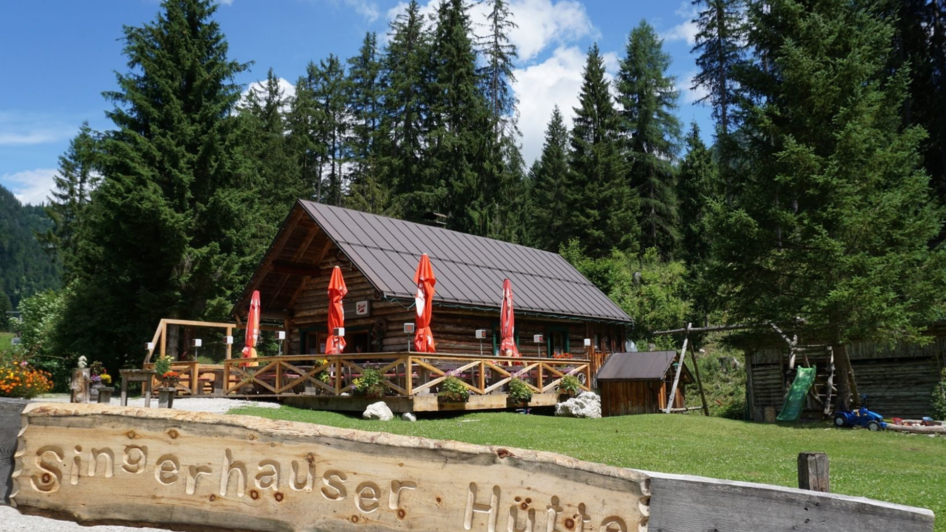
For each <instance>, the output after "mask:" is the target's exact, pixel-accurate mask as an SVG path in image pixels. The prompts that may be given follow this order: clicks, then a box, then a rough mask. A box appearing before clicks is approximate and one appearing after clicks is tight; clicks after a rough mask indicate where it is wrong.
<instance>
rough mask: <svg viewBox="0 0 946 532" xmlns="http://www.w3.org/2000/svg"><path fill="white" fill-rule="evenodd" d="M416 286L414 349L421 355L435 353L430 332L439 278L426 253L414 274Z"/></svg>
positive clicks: (421, 257) (432, 336) (432, 335)
mask: <svg viewBox="0 0 946 532" xmlns="http://www.w3.org/2000/svg"><path fill="white" fill-rule="evenodd" d="M414 284H416V285H417V295H415V296H414V306H416V307H417V325H416V327H415V328H414V349H415V350H417V351H418V352H421V353H433V352H434V351H435V349H434V334H433V333H432V332H431V331H430V318H431V315H432V314H433V310H434V309H433V305H434V301H433V300H434V293H435V292H436V290H435V289H434V286H435V285H436V284H437V278H436V277H434V269H433V268H432V267H431V266H430V258H428V257H427V254H426V253H424V254H423V255H421V256H420V264H418V265H417V271H416V272H415V273H414Z"/></svg>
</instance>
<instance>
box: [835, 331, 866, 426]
mask: <svg viewBox="0 0 946 532" xmlns="http://www.w3.org/2000/svg"><path fill="white" fill-rule="evenodd" d="M832 350H833V351H834V364H835V368H836V369H837V374H838V375H839V376H840V377H842V378H840V379H838V397H837V399H836V402H835V405H834V410H835V411H836V412H837V411H839V410H848V409H850V408H851V406H857V405H859V404H860V396H859V395H858V394H857V382H856V381H855V380H854V368H853V367H851V359H850V357H848V354H847V345H846V344H844V343H840V342H836V343H835V344H834V345H833V346H832Z"/></svg>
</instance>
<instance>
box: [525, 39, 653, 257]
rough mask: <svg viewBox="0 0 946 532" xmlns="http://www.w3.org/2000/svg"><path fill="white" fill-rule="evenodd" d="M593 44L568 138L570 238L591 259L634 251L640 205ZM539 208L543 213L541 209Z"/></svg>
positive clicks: (636, 244) (601, 64)
mask: <svg viewBox="0 0 946 532" xmlns="http://www.w3.org/2000/svg"><path fill="white" fill-rule="evenodd" d="M604 75H605V69H604V58H603V57H602V56H601V52H600V50H599V49H598V45H597V43H596V44H594V45H593V46H592V47H591V48H590V49H589V51H588V59H587V61H586V63H585V68H584V72H583V74H582V84H581V92H580V93H579V96H578V107H576V108H575V120H574V124H573V127H572V131H571V135H570V141H569V144H570V148H571V149H570V154H569V179H568V186H567V187H566V189H567V194H568V196H567V198H568V205H569V209H568V211H567V212H563V213H559V214H560V215H562V216H565V217H566V218H567V219H568V220H569V221H568V225H569V230H568V235H569V236H571V237H574V238H577V239H578V242H579V245H580V246H581V247H582V248H583V250H584V251H585V253H587V254H588V255H589V256H591V257H592V258H600V257H604V256H606V255H608V254H610V252H611V250H612V249H618V250H621V251H637V249H638V240H637V238H638V235H639V234H640V228H639V226H638V224H637V220H636V218H637V213H638V211H639V209H640V203H639V199H638V196H637V194H636V193H635V192H634V191H632V189H631V187H630V186H629V185H628V179H627V165H626V163H625V161H624V160H623V157H622V155H621V138H620V116H619V115H618V112H617V110H616V109H615V108H614V101H613V99H612V97H611V92H610V88H609V86H608V82H607V80H606V79H605V76H604ZM540 208H541V207H540Z"/></svg>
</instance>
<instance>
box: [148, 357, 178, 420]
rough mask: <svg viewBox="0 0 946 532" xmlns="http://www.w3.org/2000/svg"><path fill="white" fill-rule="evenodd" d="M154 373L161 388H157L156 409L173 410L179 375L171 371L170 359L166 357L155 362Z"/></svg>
mask: <svg viewBox="0 0 946 532" xmlns="http://www.w3.org/2000/svg"><path fill="white" fill-rule="evenodd" d="M154 372H155V374H156V375H157V377H158V379H160V381H161V387H160V388H158V407H159V408H161V407H164V408H174V397H175V396H176V395H177V382H178V380H180V378H181V374H180V373H178V372H176V371H174V370H172V369H171V359H170V358H169V357H167V356H163V357H158V359H157V360H155V362H154Z"/></svg>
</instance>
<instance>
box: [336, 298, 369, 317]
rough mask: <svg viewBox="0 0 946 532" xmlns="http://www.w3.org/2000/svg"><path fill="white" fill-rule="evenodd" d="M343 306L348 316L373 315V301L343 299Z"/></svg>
mask: <svg viewBox="0 0 946 532" xmlns="http://www.w3.org/2000/svg"><path fill="white" fill-rule="evenodd" d="M342 308H343V309H344V310H345V315H346V316H359V317H368V316H371V301H368V300H364V301H343V302H342Z"/></svg>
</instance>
